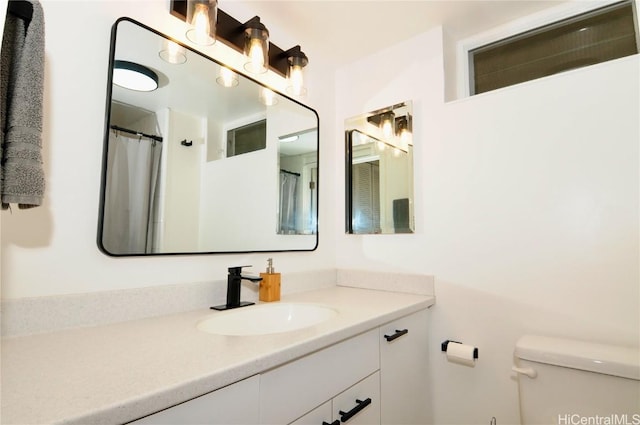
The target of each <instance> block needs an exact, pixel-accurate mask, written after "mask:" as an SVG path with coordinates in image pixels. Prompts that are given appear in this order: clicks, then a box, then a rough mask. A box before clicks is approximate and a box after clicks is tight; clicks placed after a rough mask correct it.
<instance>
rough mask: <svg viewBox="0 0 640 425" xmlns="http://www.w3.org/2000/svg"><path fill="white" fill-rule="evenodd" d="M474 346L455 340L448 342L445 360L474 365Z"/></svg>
mask: <svg viewBox="0 0 640 425" xmlns="http://www.w3.org/2000/svg"><path fill="white" fill-rule="evenodd" d="M474 348H475V347H473V346H472V345H467V344H459V343H457V342H449V344H448V345H447V360H448V361H450V362H453V363H458V364H462V365H465V366H471V367H473V366H475V365H476V363H475V360H474V359H473V350H474Z"/></svg>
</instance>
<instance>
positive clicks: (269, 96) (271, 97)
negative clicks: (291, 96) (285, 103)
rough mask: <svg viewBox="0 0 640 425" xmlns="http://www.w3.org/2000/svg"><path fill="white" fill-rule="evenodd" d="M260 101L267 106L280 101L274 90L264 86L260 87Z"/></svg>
mask: <svg viewBox="0 0 640 425" xmlns="http://www.w3.org/2000/svg"><path fill="white" fill-rule="evenodd" d="M260 102H262V104H263V105H265V106H273V105H275V104H277V103H278V97H277V96H276V94H275V92H274V91H273V90H271V89H268V88H266V87H262V88H261V89H260Z"/></svg>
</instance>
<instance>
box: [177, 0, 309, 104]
mask: <svg viewBox="0 0 640 425" xmlns="http://www.w3.org/2000/svg"><path fill="white" fill-rule="evenodd" d="M211 1H212V0H210V1H208V3H211ZM187 3H207V1H204V0H200V1H194V0H171V1H170V13H171V14H172V15H173V16H175V17H177V18H178V19H181V20H183V21H185V22H187V23H189V22H191V21H190V20H189V19H188V18H187V15H188V13H187V8H188V7H187V6H188V4H187ZM210 10H211V9H210ZM216 13H217V21H212V22H214V24H215V25H214V26H213V27H212V28H214V31H215V32H214V35H213V37H214V40H215V39H217V40H220V41H222V42H223V43H224V44H226V45H227V46H229V47H231V48H233V49H235V50H237V51H238V52H241V53H243V54H245V55H246V57H247V59H248V62H247V64H246V65H245V69H246V70H247V71H249V72H252V73H256V74H259V73H263V72H266V71H267V70H271V71H273V72H275V73H276V74H278V75H280V76H282V77H285V78H286V77H287V76H288V75H289V74H290V68H291V64H293V65H294V66H295V67H296V69H295V71H299V70H301V69H302V68H304V66H305V65H306V64H307V63H308V59H307V57H306V55H304V53H302V52H301V51H300V46H295V47H293V48H291V49H289V50H283V49H281V48H280V47H278V46H276V45H275V44H273V43H270V42H269V31H268V30H267V28H266V27H265V26H264V24H262V23H261V22H260V17H258V16H254V17H253V18H251V19H250V20H248V21H247V22H245V23H242V22H240V21H238V20H237V19H235V18H233V17H232V16H231V15H229V14H227V13H225V12H224V11H223V10H221V9H219V8H216ZM303 64H304V65H303ZM295 74H296V73H294V75H293V76H291V77H290V78H291V80H292V81H293V80H295V81H298V80H299V77H297V76H295ZM300 82H302V81H301V80H300ZM296 87H297V88H296V89H295V90H300V92H301V93H303V92H304V91H305V89H304V85H303V84H299V83H296Z"/></svg>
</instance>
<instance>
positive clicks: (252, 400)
mask: <svg viewBox="0 0 640 425" xmlns="http://www.w3.org/2000/svg"><path fill="white" fill-rule="evenodd" d="M259 385H260V380H259V378H258V376H257V375H256V376H252V377H251V378H247V379H245V380H243V381H240V382H236V383H235V384H232V385H229V386H226V387H224V388H220V389H219V390H216V391H213V392H211V393H209V394H205V395H203V396H201V397H198V398H194V399H193V400H189V401H186V402H184V403H182V404H178V405H177V406H174V407H170V408H169V409H166V410H162V411H160V412H158V413H154V414H153V415H150V416H145V417H144V418H142V419H138V420H137V421H134V422H131V424H135V425H143V424H144V425H175V424H180V425H190V424H194V425H195V424H212V425H255V424H257V423H258V418H259V409H258V403H259V392H260V387H259Z"/></svg>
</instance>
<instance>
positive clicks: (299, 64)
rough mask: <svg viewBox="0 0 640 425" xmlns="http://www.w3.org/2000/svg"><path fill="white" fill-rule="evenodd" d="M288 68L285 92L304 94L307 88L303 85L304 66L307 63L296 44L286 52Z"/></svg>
mask: <svg viewBox="0 0 640 425" xmlns="http://www.w3.org/2000/svg"><path fill="white" fill-rule="evenodd" d="M285 54H286V55H287V62H289V68H288V72H287V93H289V94H292V95H294V96H304V95H306V94H307V88H306V87H305V86H304V67H305V66H307V64H308V63H309V59H308V58H307V55H305V54H304V53H303V52H302V50H300V46H296V47H294V48H292V49H290V50H288V51H287V52H286V53H285Z"/></svg>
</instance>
